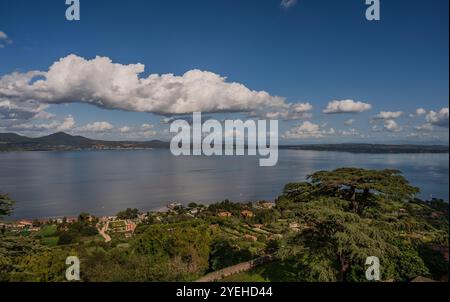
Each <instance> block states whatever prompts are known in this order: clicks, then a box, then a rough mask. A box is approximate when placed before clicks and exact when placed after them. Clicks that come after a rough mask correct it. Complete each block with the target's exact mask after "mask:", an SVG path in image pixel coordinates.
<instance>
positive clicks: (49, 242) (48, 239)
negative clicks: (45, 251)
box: [41, 236, 59, 247]
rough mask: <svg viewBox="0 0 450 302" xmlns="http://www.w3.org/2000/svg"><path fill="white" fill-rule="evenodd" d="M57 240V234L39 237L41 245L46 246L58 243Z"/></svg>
mask: <svg viewBox="0 0 450 302" xmlns="http://www.w3.org/2000/svg"><path fill="white" fill-rule="evenodd" d="M58 240H59V237H58V236H53V237H45V238H42V239H41V242H42V244H43V245H46V246H50V247H51V246H56V245H58Z"/></svg>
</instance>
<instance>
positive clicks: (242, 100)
mask: <svg viewBox="0 0 450 302" xmlns="http://www.w3.org/2000/svg"><path fill="white" fill-rule="evenodd" d="M143 72H144V65H143V64H129V65H123V64H119V63H113V62H112V60H111V59H110V58H108V57H99V56H97V57H95V58H94V59H85V58H82V57H79V56H76V55H69V56H67V57H64V58H61V59H60V60H59V61H57V62H55V63H53V64H52V65H51V66H50V68H49V70H48V71H45V72H43V71H30V72H27V73H17V72H16V73H12V74H9V75H5V76H3V77H1V78H0V99H2V100H4V99H6V100H8V101H10V102H14V103H15V104H16V105H17V106H20V105H22V104H24V103H25V102H29V101H31V100H33V101H35V102H36V101H38V102H41V103H46V104H53V103H70V102H82V103H88V104H92V105H96V106H99V107H103V108H109V109H120V110H127V111H139V112H151V113H156V114H161V115H170V114H187V113H192V112H194V111H201V112H251V111H258V110H261V109H262V108H267V109H268V110H269V109H271V108H286V107H289V106H292V107H293V108H294V109H295V108H296V107H295V105H290V104H289V103H287V102H286V101H285V99H284V98H282V97H277V96H272V95H270V94H269V93H267V92H265V91H255V90H250V89H249V88H247V87H246V86H244V85H243V84H240V83H235V82H229V81H227V79H226V78H225V77H222V76H220V75H218V74H215V73H212V72H208V71H201V70H198V69H194V70H190V71H187V72H186V73H184V74H183V75H181V76H176V75H173V74H162V75H159V74H151V75H149V76H147V77H141V76H140V75H141V74H142V73H143Z"/></svg>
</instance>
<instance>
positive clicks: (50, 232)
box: [35, 224, 58, 238]
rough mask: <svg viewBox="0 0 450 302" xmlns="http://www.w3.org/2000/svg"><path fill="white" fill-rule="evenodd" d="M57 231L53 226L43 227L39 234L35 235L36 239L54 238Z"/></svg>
mask: <svg viewBox="0 0 450 302" xmlns="http://www.w3.org/2000/svg"><path fill="white" fill-rule="evenodd" d="M57 231H58V227H57V226H56V225H55V224H52V225H44V226H43V227H42V228H41V229H40V230H39V232H37V233H36V234H35V236H36V237H40V238H45V237H52V236H55V234H56V232H57Z"/></svg>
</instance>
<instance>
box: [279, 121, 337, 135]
mask: <svg viewBox="0 0 450 302" xmlns="http://www.w3.org/2000/svg"><path fill="white" fill-rule="evenodd" d="M324 126H325V125H322V126H320V125H317V124H314V123H311V122H309V121H306V122H303V123H302V124H301V125H298V126H295V127H293V128H291V129H290V130H288V131H286V132H285V134H284V135H283V137H284V138H287V139H297V138H320V137H324V136H326V135H333V134H335V133H336V131H335V130H334V128H330V129H328V130H326V129H323V127H324Z"/></svg>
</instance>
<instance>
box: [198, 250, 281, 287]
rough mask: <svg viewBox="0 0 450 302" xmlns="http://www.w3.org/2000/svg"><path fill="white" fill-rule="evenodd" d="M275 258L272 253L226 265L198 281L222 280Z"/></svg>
mask: <svg viewBox="0 0 450 302" xmlns="http://www.w3.org/2000/svg"><path fill="white" fill-rule="evenodd" d="M272 260H273V256H272V255H268V256H263V257H260V258H257V259H254V260H250V261H247V262H243V263H239V264H236V265H233V266H229V267H226V268H224V269H221V270H219V271H215V272H212V273H209V274H207V275H205V276H203V277H201V278H200V279H198V280H197V281H196V282H214V281H219V280H222V279H223V278H225V277H228V276H231V275H235V274H238V273H242V272H246V271H249V270H251V269H252V268H255V267H257V266H259V265H261V264H264V263H267V262H270V261H272Z"/></svg>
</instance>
